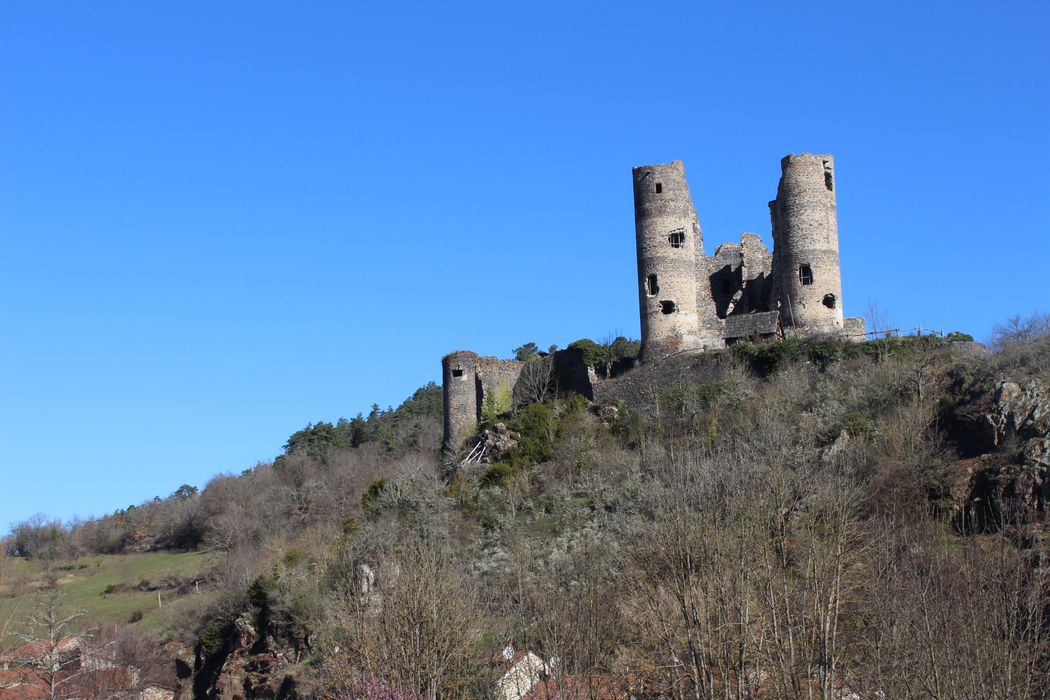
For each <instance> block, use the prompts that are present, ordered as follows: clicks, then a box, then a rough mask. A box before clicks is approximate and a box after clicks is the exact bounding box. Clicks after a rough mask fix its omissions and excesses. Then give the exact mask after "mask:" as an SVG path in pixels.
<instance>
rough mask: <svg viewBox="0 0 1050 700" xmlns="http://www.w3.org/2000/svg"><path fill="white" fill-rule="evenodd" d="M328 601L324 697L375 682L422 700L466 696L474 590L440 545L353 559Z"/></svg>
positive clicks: (419, 541)
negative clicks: (376, 558) (367, 681)
mask: <svg viewBox="0 0 1050 700" xmlns="http://www.w3.org/2000/svg"><path fill="white" fill-rule="evenodd" d="M355 570H356V572H357V573H356V575H355V576H354V577H352V578H350V579H349V580H347V581H346V582H345V583H346V585H345V586H344V588H343V589H342V591H341V595H340V596H339V598H338V599H337V600H335V601H333V603H332V607H331V619H330V625H331V627H332V629H333V631H334V634H330V635H329V636H330V637H331V639H330V640H329V641H328V644H329V648H330V649H332V650H334V649H336V648H338V649H339V651H338V652H336V653H335V654H334V655H333V657H332V658H331V659H330V660H329V661H328V663H327V664H326V667H325V669H324V670H323V672H322V674H321V679H320V685H321V686H322V689H323V692H326V693H331V694H334V693H337V692H339V691H343V690H346V689H348V688H349V686H351V685H352V683H353V681H355V680H360V679H370V678H376V679H381V680H383V681H386V682H387V683H389V684H391V685H393V686H395V687H397V688H400V689H403V690H409V691H412V692H418V693H420V694H422V695H423V696H424V697H426V698H437V697H442V698H456V697H471V696H472V693H473V692H474V688H475V686H474V680H475V676H476V673H477V670H478V666H479V659H478V658H477V644H478V642H479V641H480V639H481V632H480V629H479V626H478V619H477V610H476V592H475V588H474V586H473V584H472V582H471V580H470V578H469V577H468V576H467V575H466V574H465V572H464V571H463V570H462V567H461V565H460V564H459V563H458V562H456V561H454V560H453V559H452V557H451V555H450V553H449V551H448V549H447V547H445V546H444V545H443V544H442V543H441V542H435V541H433V540H429V539H426V538H423V537H415V538H412V539H411V540H410V541H408V542H404V543H402V544H401V546H399V547H398V548H397V549H396V550H395V551H393V552H391V553H389V555H388V556H387V557H386V558H384V559H383V560H381V561H380V562H378V563H376V562H372V563H366V562H360V563H359V564H358V566H357V567H355Z"/></svg>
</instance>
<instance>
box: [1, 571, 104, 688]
mask: <svg viewBox="0 0 1050 700" xmlns="http://www.w3.org/2000/svg"><path fill="white" fill-rule="evenodd" d="M62 599H63V595H62V591H61V590H60V589H59V588H58V587H53V588H51V589H50V590H48V591H47V593H46V595H45V596H44V598H43V600H41V601H40V603H39V605H38V606H37V608H36V609H35V610H34V611H33V612H31V613H30V614H29V616H28V618H27V620H26V624H25V631H23V632H20V633H18V634H17V637H18V638H19V639H21V640H22V641H23V642H25V646H23V647H21V649H22V652H21V653H19V654H18V658H17V659H15V660H14V661H15V663H17V664H18V665H19V666H20V667H21V668H22V669H24V671H25V672H26V680H29V681H30V682H31V683H33V684H34V685H38V684H39V685H41V686H43V687H45V688H46V695H45V697H46V698H48V700H60V699H62V698H71V697H74V696H75V695H76V694H77V692H76V690H75V685H76V684H77V681H78V680H80V679H81V677H82V676H83V675H84V674H85V673H86V669H84V668H83V667H82V665H81V659H80V650H79V646H78V645H79V638H78V637H73V636H72V635H71V634H70V632H71V628H72V626H73V625H74V623H75V622H76V621H77V620H78V619H79V618H81V617H82V616H83V615H84V612H85V611H83V610H74V611H73V612H66V611H64V610H63V609H62Z"/></svg>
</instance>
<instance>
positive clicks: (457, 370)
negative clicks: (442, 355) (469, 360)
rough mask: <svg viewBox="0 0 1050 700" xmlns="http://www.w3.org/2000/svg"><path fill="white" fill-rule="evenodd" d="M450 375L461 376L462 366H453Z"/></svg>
mask: <svg viewBox="0 0 1050 700" xmlns="http://www.w3.org/2000/svg"><path fill="white" fill-rule="evenodd" d="M452 376H453V377H462V376H463V368H462V367H453V368H452Z"/></svg>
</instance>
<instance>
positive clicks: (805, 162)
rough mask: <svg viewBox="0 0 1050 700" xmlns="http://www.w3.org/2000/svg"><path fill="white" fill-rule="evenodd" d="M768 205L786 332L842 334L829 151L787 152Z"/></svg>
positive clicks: (776, 291) (777, 289)
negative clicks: (798, 153)
mask: <svg viewBox="0 0 1050 700" xmlns="http://www.w3.org/2000/svg"><path fill="white" fill-rule="evenodd" d="M781 171H782V175H781V178H780V184H779V186H778V187H777V198H776V199H775V200H774V201H773V202H772V203H771V204H770V214H771V218H772V223H773V241H774V248H773V254H774V267H773V274H774V299H775V300H776V301H778V302H779V303H780V316H781V320H782V322H783V324H784V327H785V332H789V329H791V331H790V332H791V334H794V335H797V334H803V335H810V334H814V333H841V332H842V328H843V321H842V281H841V278H840V273H839V242H838V224H837V221H836V214H835V162H834V159H833V158H832V157H831V156H830V155H814V154H810V153H804V154H802V155H790V156H786V157H785V158H784V159H783V160H782V161H781Z"/></svg>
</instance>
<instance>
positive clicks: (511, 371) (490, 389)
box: [474, 357, 525, 421]
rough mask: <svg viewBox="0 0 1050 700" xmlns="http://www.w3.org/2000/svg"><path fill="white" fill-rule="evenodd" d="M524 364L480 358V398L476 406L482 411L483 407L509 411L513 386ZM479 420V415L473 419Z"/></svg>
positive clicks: (516, 361) (515, 361)
mask: <svg viewBox="0 0 1050 700" xmlns="http://www.w3.org/2000/svg"><path fill="white" fill-rule="evenodd" d="M524 366H525V363H524V362H519V361H518V360H500V359H498V358H496V357H482V358H479V361H478V368H479V369H478V377H479V380H480V383H481V396H480V397H479V399H478V406H479V407H480V409H481V410H482V411H483V410H484V408H485V406H487V405H490V403H491V405H492V406H494V407H498V408H499V410H501V411H503V410H510V408H512V406H511V405H510V402H511V401H513V396H514V385H515V384H517V383H518V377H519V376H521V368H522V367H524ZM474 419H475V421H477V420H480V419H481V413H480V412H479V413H478V415H476V416H475V417H474Z"/></svg>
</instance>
